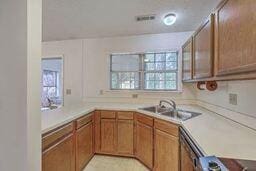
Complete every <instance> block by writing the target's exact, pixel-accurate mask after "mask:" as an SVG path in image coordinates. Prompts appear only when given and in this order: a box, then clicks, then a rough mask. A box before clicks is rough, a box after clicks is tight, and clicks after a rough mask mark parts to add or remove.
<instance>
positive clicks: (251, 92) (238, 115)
mask: <svg viewBox="0 0 256 171" xmlns="http://www.w3.org/2000/svg"><path fill="white" fill-rule="evenodd" d="M255 88H256V80H247V81H246V80H244V81H225V82H218V89H217V90H216V91H213V92H210V91H200V90H196V94H197V100H199V102H198V103H199V104H200V105H203V106H205V107H207V108H209V109H211V110H214V111H218V112H219V113H221V114H222V115H224V116H226V117H228V118H231V119H233V120H235V121H237V122H240V123H242V124H244V125H246V126H249V127H252V128H254V129H256V90H255ZM230 93H232V94H237V105H232V104H229V94H230Z"/></svg>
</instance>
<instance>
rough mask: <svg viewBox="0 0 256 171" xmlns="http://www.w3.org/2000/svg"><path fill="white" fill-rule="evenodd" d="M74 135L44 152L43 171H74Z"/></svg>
mask: <svg viewBox="0 0 256 171" xmlns="http://www.w3.org/2000/svg"><path fill="white" fill-rule="evenodd" d="M73 147H74V140H73V135H72V134H71V135H69V136H68V137H66V138H64V139H62V140H61V141H59V142H57V143H56V144H55V145H53V146H52V147H50V148H49V149H47V150H46V151H44V152H43V156H42V171H74V170H75V151H74V148H73Z"/></svg>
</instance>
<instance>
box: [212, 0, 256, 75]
mask: <svg viewBox="0 0 256 171" xmlns="http://www.w3.org/2000/svg"><path fill="white" fill-rule="evenodd" d="M255 9H256V3H255V0H235V1H234V0H226V1H224V3H223V4H222V5H221V6H220V7H219V9H218V10H217V12H216V20H215V23H216V29H215V46H216V53H215V55H216V71H217V73H216V75H219V76H220V75H228V74H236V73H244V72H249V71H256V34H255V32H256V13H255Z"/></svg>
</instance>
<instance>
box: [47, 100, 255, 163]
mask: <svg viewBox="0 0 256 171" xmlns="http://www.w3.org/2000/svg"><path fill="white" fill-rule="evenodd" d="M152 105H153V104H151V105H150V104H124V103H84V104H77V105H73V106H70V107H61V108H59V109H55V110H52V111H44V112H42V133H46V132H48V131H50V130H52V129H54V128H57V127H59V126H61V125H63V124H66V123H68V122H71V121H73V120H75V119H77V118H79V117H81V116H83V115H85V114H89V113H90V112H92V111H94V110H122V111H138V112H140V113H143V114H145V115H149V116H153V117H156V118H160V119H164V120H167V121H170V122H174V123H177V124H180V125H181V126H182V127H183V128H184V129H185V130H186V131H187V133H188V134H190V136H191V138H192V139H193V140H194V142H195V143H196V144H197V145H198V147H199V148H200V149H201V151H202V152H203V153H204V154H205V155H216V156H217V157H225V158H237V159H245V160H256V131H254V130H252V129H249V128H247V127H244V126H242V125H240V124H238V123H236V122H233V121H231V120H229V119H226V118H224V117H222V116H220V115H218V114H216V113H214V112H211V111H209V110H206V109H204V108H202V107H200V106H197V105H179V106H178V107H177V108H179V109H183V110H190V111H194V112H199V113H202V115H199V116H197V117H194V118H192V119H189V120H186V121H179V120H175V119H172V118H169V117H167V116H162V115H157V114H154V113H151V112H145V111H142V110H139V109H138V108H141V107H146V106H152Z"/></svg>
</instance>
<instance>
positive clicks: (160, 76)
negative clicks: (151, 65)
mask: <svg viewBox="0 0 256 171" xmlns="http://www.w3.org/2000/svg"><path fill="white" fill-rule="evenodd" d="M164 75H165V74H164V73H156V79H155V80H165V76H164Z"/></svg>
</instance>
